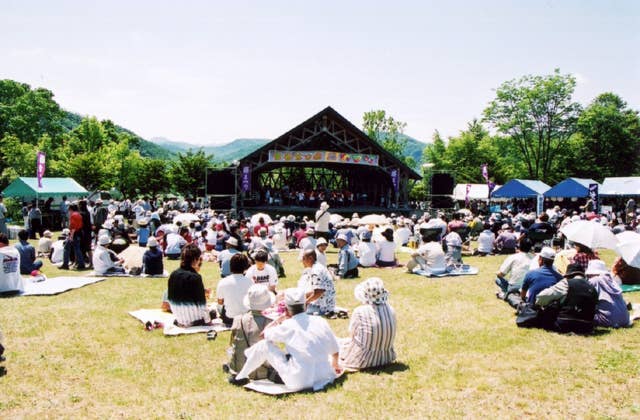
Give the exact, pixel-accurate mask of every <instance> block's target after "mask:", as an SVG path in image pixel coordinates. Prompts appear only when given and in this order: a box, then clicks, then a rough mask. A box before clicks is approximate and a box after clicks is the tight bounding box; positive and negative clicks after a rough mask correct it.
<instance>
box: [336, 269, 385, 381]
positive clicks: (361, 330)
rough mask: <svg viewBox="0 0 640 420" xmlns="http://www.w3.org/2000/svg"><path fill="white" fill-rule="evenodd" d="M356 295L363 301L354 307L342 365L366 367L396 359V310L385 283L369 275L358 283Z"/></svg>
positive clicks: (341, 353) (342, 349)
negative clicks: (390, 301)
mask: <svg viewBox="0 0 640 420" xmlns="http://www.w3.org/2000/svg"><path fill="white" fill-rule="evenodd" d="M354 295H355V297H356V299H357V300H359V301H360V302H362V305H360V306H358V307H357V308H356V309H354V310H353V315H352V316H351V320H350V321H349V332H350V337H349V338H347V339H346V340H343V342H342V345H341V347H340V365H341V366H342V367H343V368H349V369H365V368H370V367H381V366H385V365H388V364H389V363H392V362H393V361H394V360H396V352H395V350H394V348H393V342H394V339H395V336H396V328H397V327H396V313H395V311H394V309H393V308H392V307H391V305H390V304H389V302H388V296H389V292H387V290H386V289H385V288H384V283H383V282H382V280H381V279H379V278H377V277H372V278H369V279H367V280H365V281H363V282H362V283H360V284H358V285H357V286H356V288H355V290H354Z"/></svg>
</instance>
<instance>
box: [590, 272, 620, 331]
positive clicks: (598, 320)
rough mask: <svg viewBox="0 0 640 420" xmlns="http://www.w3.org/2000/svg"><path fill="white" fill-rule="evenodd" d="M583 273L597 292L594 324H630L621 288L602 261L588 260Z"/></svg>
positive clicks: (614, 326) (611, 325) (618, 325)
mask: <svg viewBox="0 0 640 420" xmlns="http://www.w3.org/2000/svg"><path fill="white" fill-rule="evenodd" d="M585 274H586V275H587V279H588V281H589V283H590V284H591V285H592V286H593V287H595V289H596V291H597V292H598V304H597V305H596V314H595V316H594V318H593V321H594V323H595V325H596V326H600V327H612V328H620V327H628V326H630V323H631V321H630V317H629V310H628V309H627V304H626V302H625V301H624V298H623V297H622V289H621V288H620V286H619V285H618V283H616V282H615V281H614V280H613V278H612V277H611V273H610V272H609V270H608V269H607V266H606V265H605V263H604V261H602V260H591V261H589V265H588V266H587V270H586V271H585Z"/></svg>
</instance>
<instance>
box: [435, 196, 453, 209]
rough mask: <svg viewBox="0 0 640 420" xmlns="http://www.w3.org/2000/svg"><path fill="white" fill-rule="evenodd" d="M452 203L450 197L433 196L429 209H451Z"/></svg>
mask: <svg viewBox="0 0 640 420" xmlns="http://www.w3.org/2000/svg"><path fill="white" fill-rule="evenodd" d="M453 206H454V203H453V199H452V198H451V197H446V196H433V197H431V208H433V209H451V208H453Z"/></svg>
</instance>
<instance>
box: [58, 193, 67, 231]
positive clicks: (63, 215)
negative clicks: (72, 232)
mask: <svg viewBox="0 0 640 420" xmlns="http://www.w3.org/2000/svg"><path fill="white" fill-rule="evenodd" d="M60 225H61V227H62V229H64V228H67V227H69V202H68V201H67V196H66V195H63V196H62V201H61V202H60Z"/></svg>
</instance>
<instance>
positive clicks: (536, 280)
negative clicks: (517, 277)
mask: <svg viewBox="0 0 640 420" xmlns="http://www.w3.org/2000/svg"><path fill="white" fill-rule="evenodd" d="M561 278H562V274H560V273H558V272H557V271H556V270H554V269H553V267H547V266H545V265H543V266H542V267H540V268H538V269H535V270H531V271H529V272H528V273H527V274H526V275H525V276H524V280H523V281H522V290H528V291H529V296H528V297H527V302H528V303H535V302H536V296H538V293H540V292H541V291H543V290H544V289H546V288H547V287H551V286H553V285H554V284H556V283H557V282H558V281H559V280H560V279H561Z"/></svg>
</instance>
